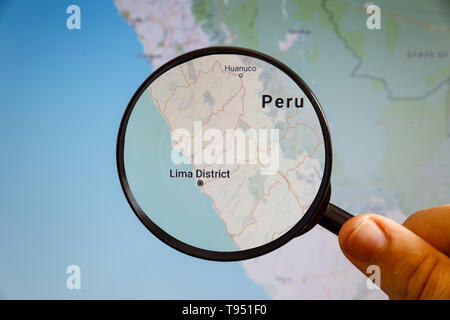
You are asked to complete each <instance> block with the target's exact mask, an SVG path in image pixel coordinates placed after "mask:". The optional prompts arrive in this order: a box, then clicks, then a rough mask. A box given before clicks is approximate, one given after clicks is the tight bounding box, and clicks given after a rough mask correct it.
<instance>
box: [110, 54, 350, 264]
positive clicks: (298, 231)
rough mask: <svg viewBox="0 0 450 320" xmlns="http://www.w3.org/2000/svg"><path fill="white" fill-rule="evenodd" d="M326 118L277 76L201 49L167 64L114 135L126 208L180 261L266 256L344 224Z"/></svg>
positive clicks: (267, 64)
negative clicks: (333, 199)
mask: <svg viewBox="0 0 450 320" xmlns="http://www.w3.org/2000/svg"><path fill="white" fill-rule="evenodd" d="M331 164H332V151H331V139H330V133H329V130H328V125H327V122H326V119H325V116H324V114H323V111H322V109H321V107H320V105H319V102H318V101H317V99H316V97H315V96H314V94H313V93H312V91H311V89H310V88H309V87H308V86H307V85H306V84H305V82H304V81H303V80H302V79H301V78H300V77H299V76H298V75H297V74H296V73H295V72H294V71H292V70H291V69H290V68H289V67H287V66H286V65H285V64H283V63H281V62H280V61H277V60H276V59H274V58H272V57H270V56H268V55H266V54H263V53H260V52H257V51H253V50H249V49H243V48H237V47H210V48H204V49H200V50H196V51H192V52H189V53H186V54H183V55H181V56H178V57H177V58H175V59H173V60H171V61H169V62H167V63H166V64H164V65H163V66H161V67H160V68H159V69H157V70H156V71H154V72H153V73H152V74H151V76H150V77H149V78H148V79H147V80H145V81H144V83H143V84H142V85H141V86H140V87H139V89H138V90H137V91H136V93H135V94H134V96H133V97H132V99H131V101H130V103H129V105H128V107H127V109H126V111H125V113H124V115H123V118H122V122H121V125H120V129H119V134H118V140H117V166H118V173H119V178H120V182H121V185H122V189H123V191H124V193H125V196H126V198H127V200H128V202H129V204H130V206H131V208H132V209H133V211H134V213H135V214H136V215H137V217H138V218H139V220H140V221H141V222H142V223H143V224H144V225H145V227H146V228H147V229H148V230H150V231H151V232H152V233H153V234H154V235H155V236H156V237H158V238H159V239H160V240H162V241H163V242H165V243H166V244H168V245H169V246H171V247H173V248H175V249H177V250H179V251H181V252H184V253H186V254H189V255H192V256H195V257H199V258H203V259H209V260H216V261H235V260H243V259H249V258H253V257H257V256H260V255H263V254H266V253H268V252H270V251H272V250H275V249H277V248H279V247H280V246H282V245H283V244H285V243H287V242H288V241H289V240H291V239H293V238H294V237H297V236H300V235H302V234H304V233H305V232H307V231H309V230H310V229H311V228H313V227H314V226H315V225H317V224H320V225H321V226H323V227H325V228H326V229H328V230H330V231H331V232H333V233H335V234H338V232H339V229H340V227H341V226H342V224H343V223H344V222H345V221H346V220H348V219H349V218H351V217H352V215H351V214H349V213H347V212H345V211H344V210H342V209H340V208H338V207H337V206H335V205H333V204H331V203H330V192H331V188H330V175H331Z"/></svg>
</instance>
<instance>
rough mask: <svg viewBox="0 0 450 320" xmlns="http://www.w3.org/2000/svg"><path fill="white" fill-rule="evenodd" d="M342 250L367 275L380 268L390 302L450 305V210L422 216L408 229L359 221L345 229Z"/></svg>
mask: <svg viewBox="0 0 450 320" xmlns="http://www.w3.org/2000/svg"><path fill="white" fill-rule="evenodd" d="M339 244H340V246H341V249H342V251H343V252H344V254H345V256H346V257H347V258H348V259H349V260H350V261H351V262H352V263H353V264H354V265H355V266H356V267H357V268H358V269H359V270H361V271H362V272H363V273H365V272H366V270H367V267H368V266H370V265H377V266H378V267H379V268H380V277H381V281H380V285H381V289H382V290H383V291H384V292H386V294H387V295H388V296H389V298H391V299H450V259H449V255H450V205H445V206H440V207H435V208H431V209H425V210H421V211H418V212H416V213H415V214H413V215H412V216H410V217H409V218H408V219H407V220H406V221H405V222H404V223H403V225H400V224H398V223H396V222H394V221H392V220H389V219H387V218H385V217H383V216H380V215H376V214H362V215H358V216H356V217H354V218H352V219H350V220H348V221H347V222H346V223H345V224H344V225H343V226H342V228H341V231H340V232H339Z"/></svg>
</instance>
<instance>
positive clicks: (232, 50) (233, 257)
mask: <svg viewBox="0 0 450 320" xmlns="http://www.w3.org/2000/svg"><path fill="white" fill-rule="evenodd" d="M215 54H236V55H243V56H249V57H253V58H257V59H259V60H263V61H265V62H267V63H269V64H271V65H273V66H275V67H277V68H278V69H280V70H281V71H283V72H284V73H285V74H287V75H288V76H289V77H290V78H291V79H292V80H293V81H294V82H295V83H296V84H297V85H298V86H299V87H300V88H301V89H302V90H303V92H304V94H305V95H306V96H307V97H308V99H309V101H311V104H312V105H313V107H314V109H315V111H316V114H317V117H318V119H319V122H320V126H321V129H322V135H323V139H324V141H323V142H324V146H325V167H324V172H323V178H322V182H321V185H320V187H319V191H318V192H317V195H316V197H315V199H314V200H313V202H312V203H311V206H310V207H309V208H308V210H307V211H306V213H305V214H304V215H303V217H302V218H301V219H300V220H299V221H298V222H297V224H296V225H295V226H294V227H292V228H291V229H290V230H289V231H287V232H286V233H284V234H283V235H281V236H280V237H278V238H277V239H275V240H273V241H271V242H269V243H266V244H264V245H261V246H258V247H255V248H251V249H245V250H240V251H213V250H206V249H200V248H197V247H194V246H191V245H189V244H187V243H185V242H182V241H180V240H178V239H176V238H174V237H172V236H171V235H170V234H168V233H167V232H165V231H164V230H163V229H161V228H160V227H158V225H156V224H155V223H154V222H153V221H152V220H151V219H150V218H149V217H148V216H147V215H146V214H145V212H144V211H143V210H142V208H141V207H140V206H139V204H138V202H137V201H136V199H135V198H134V196H133V193H132V192H131V189H130V186H129V184H128V180H127V176H126V172H125V165H124V153H123V151H124V145H125V134H126V129H127V124H128V120H129V118H130V115H131V113H132V111H133V108H134V106H135V104H136V102H137V101H138V100H139V98H140V97H141V95H142V94H143V93H144V92H145V90H146V89H147V88H148V87H149V86H150V84H151V83H152V82H153V81H155V80H156V79H157V78H158V77H159V76H160V75H162V74H163V73H165V72H167V71H168V70H170V69H172V68H174V67H176V66H178V65H180V64H182V63H185V62H188V61H190V60H193V59H196V58H200V57H203V56H208V55H215ZM331 158H332V154H331V139H330V133H329V131H328V125H327V121H326V119H325V116H324V114H323V111H322V108H321V107H320V105H319V102H318V101H317V98H316V97H315V95H314V94H313V93H312V91H311V89H310V88H309V87H308V86H307V85H306V83H305V82H304V81H303V80H302V79H301V78H300V77H299V76H298V75H297V74H296V73H295V72H294V71H293V70H291V69H290V68H289V67H288V66H286V65H285V64H283V63H282V62H280V61H278V60H276V59H274V58H272V57H270V56H268V55H266V54H263V53H261V52H258V51H255V50H250V49H247V48H240V47H230V46H217V47H207V48H203V49H198V50H194V51H191V52H188V53H185V54H182V55H180V56H178V57H176V58H174V59H172V60H170V61H169V62H167V63H165V64H164V65H162V66H161V67H159V68H158V69H157V70H156V71H154V72H153V73H152V74H151V75H150V76H149V77H148V78H147V79H146V80H145V81H144V82H143V83H142V84H141V86H140V87H139V88H138V90H137V91H136V92H135V94H134V95H133V97H132V98H131V100H130V102H129V104H128V106H127V108H126V110H125V113H124V115H123V117H122V121H121V123H120V127H119V133H118V137H117V148H116V160H117V170H118V174H119V180H120V183H121V186H122V190H123V192H124V194H125V197H126V199H127V201H128V203H129V204H130V206H131V208H132V210H133V211H134V213H135V214H136V216H137V217H138V218H139V220H140V221H141V222H142V223H143V224H144V226H145V227H146V228H147V229H148V230H149V231H150V232H151V233H153V234H154V235H155V236H156V237H157V238H158V239H160V240H161V241H163V242H164V243H166V244H167V245H169V246H170V247H172V248H174V249H176V250H178V251H181V252H183V253H186V254H188V255H191V256H194V257H197V258H202V259H207V260H214V261H238V260H245V259H250V258H254V257H258V256H261V255H263V254H266V253H268V252H270V251H273V250H275V249H277V248H279V247H281V246H282V245H284V244H286V243H287V242H288V241H289V240H291V239H292V238H294V237H296V236H298V235H299V234H302V233H304V232H306V231H308V230H309V229H310V228H311V227H312V226H313V225H312V224H316V223H317V220H318V219H314V218H315V217H316V216H317V214H319V212H317V210H318V209H319V207H320V205H321V204H322V202H323V201H327V199H326V191H327V189H328V186H329V184H330V176H331V163H332V159H331Z"/></svg>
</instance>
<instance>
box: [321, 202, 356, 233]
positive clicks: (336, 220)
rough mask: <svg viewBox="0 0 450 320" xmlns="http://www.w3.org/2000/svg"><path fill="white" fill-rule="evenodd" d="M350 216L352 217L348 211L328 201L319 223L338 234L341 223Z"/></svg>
mask: <svg viewBox="0 0 450 320" xmlns="http://www.w3.org/2000/svg"><path fill="white" fill-rule="evenodd" d="M350 218H353V216H352V215H351V214H350V213H348V212H347V211H345V210H342V209H341V208H339V207H337V206H335V205H334V204H332V203H330V204H328V208H327V210H326V211H325V215H324V216H323V217H322V220H320V222H319V224H320V225H321V226H322V227H324V228H325V229H327V230H329V231H331V232H333V233H334V234H336V235H338V234H339V230H341V227H342V225H343V224H344V223H345V221H347V220H348V219H350Z"/></svg>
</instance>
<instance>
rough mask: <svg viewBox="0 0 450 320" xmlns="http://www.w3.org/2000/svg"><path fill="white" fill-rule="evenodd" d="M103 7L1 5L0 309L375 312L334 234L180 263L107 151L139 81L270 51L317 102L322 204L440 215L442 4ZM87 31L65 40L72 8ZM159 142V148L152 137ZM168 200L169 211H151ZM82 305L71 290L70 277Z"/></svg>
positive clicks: (445, 39)
mask: <svg viewBox="0 0 450 320" xmlns="http://www.w3.org/2000/svg"><path fill="white" fill-rule="evenodd" d="M374 3H375V4H376V5H378V6H379V7H380V8H381V29H380V30H376V29H375V30H369V29H368V28H367V27H366V20H367V18H368V17H369V14H367V13H366V9H365V6H366V5H367V3H366V2H364V1H350V0H321V1H316V0H309V1H308V0H281V1H257V0H236V1H231V0H228V1H225V0H222V1H212V0H192V1H189V0H179V1H169V0H167V1H159V0H154V1H152V0H110V1H95V2H93V1H59V2H58V3H57V4H56V3H55V2H50V1H44V2H40V3H39V4H38V3H36V2H31V1H30V2H27V3H25V2H16V1H14V2H13V1H3V2H1V3H0V33H1V37H2V40H3V41H2V52H0V66H1V68H2V70H3V72H2V76H1V78H0V85H1V86H2V90H1V92H0V101H1V103H2V107H1V111H0V112H1V117H0V119H1V120H0V121H1V124H2V125H1V128H0V130H1V133H2V134H1V138H0V142H1V144H2V149H3V153H2V159H1V160H0V161H1V162H2V163H1V164H2V165H1V166H0V167H1V169H0V172H1V176H2V177H3V178H2V180H3V182H2V186H1V188H2V190H1V191H2V192H1V194H2V202H1V204H0V298H63V299H64V298H85V299H89V298H150V299H151V298H160V299H170V298H186V299H190V298H191V299H196V298H211V299H215V298H219V299H232V298H235V299H240V298H247V299H253V298H254V299H264V298H273V299H316V298H319V299H355V298H356V299H377V298H381V299H384V298H386V295H385V294H383V293H382V292H381V291H379V290H369V289H367V286H366V279H365V277H364V276H363V275H362V274H361V273H360V272H359V271H357V270H356V269H355V268H354V267H353V266H352V265H351V264H350V263H349V262H347V261H346V259H345V257H344V256H343V254H342V253H341V252H340V249H339V247H338V242H337V239H336V236H334V235H333V234H331V233H330V232H328V231H326V230H324V229H323V228H321V227H319V226H318V227H316V228H314V229H313V230H312V231H310V232H308V233H307V234H306V235H305V236H302V237H301V238H296V239H294V240H293V241H291V242H289V243H288V244H287V245H285V246H283V247H282V248H280V249H278V250H277V251H275V252H272V253H270V254H267V255H265V256H263V257H259V258H256V259H252V260H248V261H244V262H236V263H215V262H210V261H202V260H199V259H195V258H191V257H189V256H186V255H183V254H181V253H178V252H176V251H174V250H173V249H171V248H169V247H167V246H165V245H164V244H162V243H160V242H159V240H157V239H156V238H155V237H153V236H152V235H151V234H150V233H149V232H148V231H147V230H146V229H145V227H144V226H142V225H141V224H140V222H139V221H138V219H136V218H135V216H134V214H132V212H131V209H130V208H129V207H128V204H127V203H126V200H125V198H124V196H123V194H122V191H121V189H120V185H119V181H118V179H117V174H116V172H115V138H116V134H117V130H118V126H119V123H120V119H121V116H122V113H123V111H124V110H125V107H126V105H127V103H128V101H129V99H130V98H131V96H132V94H133V93H134V91H135V90H136V89H137V87H138V86H139V85H140V83H141V82H142V81H143V80H144V79H145V78H146V77H147V76H148V75H149V74H150V73H151V72H152V70H155V69H156V68H158V67H159V66H160V65H161V64H163V63H164V62H166V61H168V60H170V59H172V58H174V57H175V56H177V55H179V54H181V53H184V52H187V51H190V50H193V49H197V48H202V47H206V46H212V45H235V46H242V47H247V48H252V49H256V50H259V51H262V52H264V53H267V54H269V55H271V56H273V57H275V58H277V59H279V60H281V61H283V62H284V63H286V64H287V65H288V66H290V67H291V68H292V69H293V70H295V71H296V72H297V73H298V74H299V75H300V76H301V77H302V78H303V79H304V80H305V81H306V83H307V84H308V85H309V86H310V87H311V89H312V90H313V92H314V93H315V94H316V95H317V97H318V100H319V102H320V103H321V105H322V108H323V109H324V112H325V115H326V116H327V119H328V122H329V124H330V130H331V137H332V142H333V156H334V159H333V161H334V162H333V172H332V201H333V202H334V203H336V204H337V205H339V206H341V207H343V208H344V209H346V210H348V211H349V212H353V213H362V212H376V213H380V214H383V215H385V216H388V217H390V218H392V219H394V220H395V221H397V222H400V223H401V222H403V221H404V220H405V219H406V218H407V216H408V215H410V214H412V213H414V212H415V211H417V210H420V209H422V208H426V207H430V206H435V205H439V204H443V203H448V202H449V199H450V58H449V52H450V2H448V1H446V0H442V1H437V0H434V1H421V0H418V1H400V0H396V1H376V2H374ZM70 4H77V5H79V6H80V8H81V15H82V28H81V29H80V30H67V29H66V28H65V19H66V18H67V15H66V14H65V8H66V7H67V6H68V5H70ZM155 139H157V137H155ZM161 196H164V195H161ZM70 264H77V265H79V266H80V268H81V270H82V289H81V290H78V291H69V290H67V289H66V288H65V278H66V274H65V268H66V267H67V265H70Z"/></svg>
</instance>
